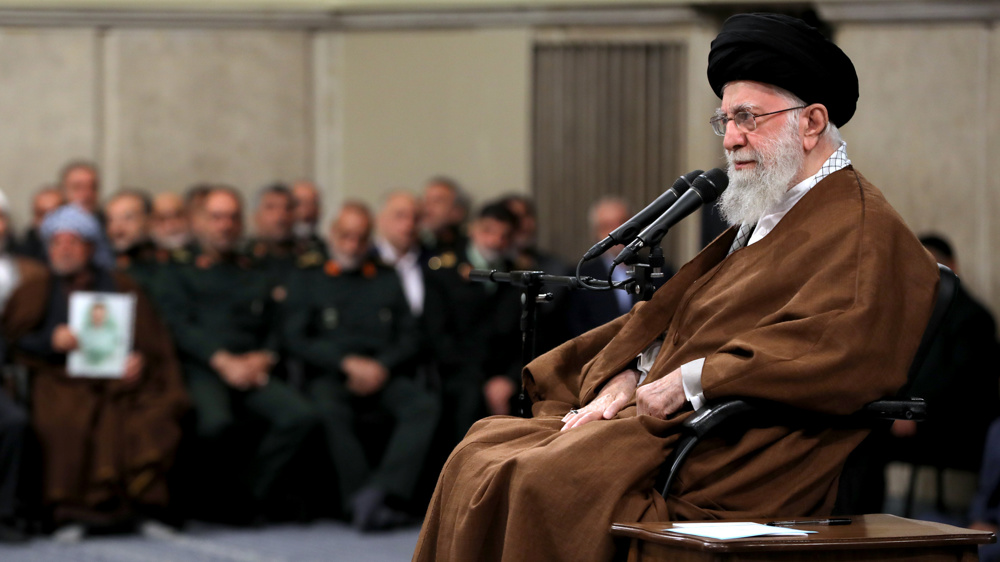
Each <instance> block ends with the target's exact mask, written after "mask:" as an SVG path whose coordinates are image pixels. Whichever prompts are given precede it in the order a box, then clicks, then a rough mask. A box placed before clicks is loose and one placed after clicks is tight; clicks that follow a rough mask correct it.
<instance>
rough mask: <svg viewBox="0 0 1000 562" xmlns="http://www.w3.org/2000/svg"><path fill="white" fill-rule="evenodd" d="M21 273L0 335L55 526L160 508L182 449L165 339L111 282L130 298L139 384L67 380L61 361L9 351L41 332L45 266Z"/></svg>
mask: <svg viewBox="0 0 1000 562" xmlns="http://www.w3.org/2000/svg"><path fill="white" fill-rule="evenodd" d="M22 274H23V276H22V279H21V284H20V286H19V287H18V289H17V290H16V291H15V292H14V294H13V295H12V296H11V298H10V300H9V301H8V304H7V308H6V310H5V311H4V315H3V320H2V329H3V337H4V338H5V339H6V340H7V341H8V342H10V345H11V347H12V348H13V349H14V361H15V362H16V363H19V364H22V365H25V366H26V367H27V368H28V371H29V373H30V375H31V377H32V390H31V409H32V412H31V413H32V422H33V425H34V428H35V431H36V432H37V434H38V438H39V441H40V442H41V447H42V458H43V464H44V466H43V470H44V476H43V493H44V498H45V501H46V502H47V503H49V504H53V505H55V506H57V508H59V509H60V510H62V513H63V514H64V515H60V513H59V512H57V514H56V516H57V519H59V518H64V517H69V518H73V519H76V518H89V519H95V520H96V519H97V517H96V516H97V515H98V513H97V512H98V511H100V512H102V513H101V515H110V516H120V515H126V514H128V512H129V511H130V509H131V507H134V506H135V505H136V504H138V505H144V506H164V505H166V503H167V500H168V497H167V487H166V481H165V478H164V477H165V473H166V471H167V470H168V469H169V467H170V466H171V465H172V463H173V458H174V453H175V451H176V449H177V445H178V443H179V441H180V436H181V430H180V418H181V416H182V415H183V413H184V412H185V411H186V410H187V408H188V398H187V393H186V391H185V390H184V386H183V382H182V379H181V373H180V367H179V364H178V362H177V357H176V354H175V353H174V349H173V342H172V340H171V338H170V334H169V333H168V332H167V329H166V327H165V326H164V325H163V323H162V322H160V320H159V318H158V317H157V316H156V313H155V312H154V311H153V308H152V305H151V304H150V301H149V299H147V298H146V296H145V295H144V294H143V293H142V291H141V290H139V288H138V286H137V285H136V284H135V282H134V281H132V280H131V279H130V278H129V277H128V276H126V275H124V274H120V273H114V274H112V278H113V281H114V285H115V287H116V288H117V290H118V291H119V292H123V293H133V294H135V295H136V296H137V299H136V310H135V337H134V339H133V348H134V350H135V351H138V352H140V353H142V354H143V356H144V358H145V369H144V370H143V372H142V374H141V375H140V377H139V379H138V380H137V381H134V382H131V383H126V382H123V381H119V380H106V379H105V380H94V379H78V378H70V377H68V376H67V375H66V366H65V361H64V360H59V361H56V362H54V361H52V360H51V359H49V358H44V357H38V356H35V355H32V354H29V353H27V352H25V351H24V350H20V349H18V348H17V347H16V345H15V343H16V342H17V341H18V340H19V339H20V338H21V337H22V336H24V335H25V334H28V333H30V332H32V331H34V330H36V329H38V328H39V327H40V326H41V325H42V323H43V322H44V320H45V316H46V310H47V307H48V306H49V305H50V299H51V294H50V288H51V283H52V277H51V275H50V274H49V272H48V271H47V270H46V269H45V268H44V267H31V268H27V269H22ZM98 506H101V508H100V509H98ZM108 509H111V510H113V513H109V512H108V511H107V510H108Z"/></svg>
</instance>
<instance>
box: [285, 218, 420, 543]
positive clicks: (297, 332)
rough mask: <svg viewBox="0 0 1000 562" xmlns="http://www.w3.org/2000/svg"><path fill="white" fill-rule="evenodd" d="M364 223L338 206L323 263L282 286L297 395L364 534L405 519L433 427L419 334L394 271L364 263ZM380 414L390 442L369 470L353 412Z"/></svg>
mask: <svg viewBox="0 0 1000 562" xmlns="http://www.w3.org/2000/svg"><path fill="white" fill-rule="evenodd" d="M371 227H372V217H371V214H370V213H369V211H368V208H367V207H365V206H364V205H362V204H360V203H352V202H348V203H346V204H345V205H344V206H343V207H342V208H341V210H340V212H339V213H338V214H337V218H336V220H334V222H333V224H331V226H330V252H331V258H330V260H329V261H327V262H326V263H325V264H324V265H323V266H321V267H320V266H315V267H313V266H310V265H308V264H305V265H304V266H303V267H302V268H300V269H299V270H298V271H297V272H296V274H295V275H294V276H293V278H292V280H291V281H290V282H289V285H288V301H287V319H286V322H285V327H284V328H285V330H284V331H285V337H286V340H287V346H288V348H289V351H290V352H291V353H292V355H293V356H295V357H297V358H299V359H301V360H302V361H303V363H304V364H305V367H306V369H305V370H306V375H307V376H308V383H307V385H306V392H307V393H308V395H309V397H310V398H311V399H312V400H313V402H314V403H315V404H316V407H317V410H318V411H319V413H320V414H321V415H322V417H323V421H324V425H325V429H326V438H327V443H328V445H329V451H330V457H331V458H332V459H333V464H334V467H335V468H336V470H337V482H338V485H339V486H338V487H339V490H340V499H341V502H342V504H343V509H344V512H345V513H347V514H350V516H351V522H352V524H353V525H354V526H355V527H356V528H358V529H360V530H364V531H375V530H383V529H388V528H391V527H393V526H396V525H398V524H401V523H404V522H405V521H406V520H407V519H408V518H407V517H405V514H404V513H403V512H402V511H401V510H400V509H399V507H400V506H399V504H398V503H396V504H395V505H393V504H394V502H400V501H402V502H408V501H410V500H412V499H413V492H414V489H415V487H416V484H417V477H418V476H419V473H420V469H421V467H422V466H423V462H424V459H425V458H426V455H427V449H428V447H429V446H430V442H431V439H432V438H433V436H434V428H435V427H436V426H437V420H438V410H439V404H438V400H437V397H436V396H434V394H433V393H432V392H430V391H429V390H427V389H426V388H424V387H423V386H422V385H421V384H420V383H418V382H417V381H416V380H415V378H414V374H415V372H414V371H415V366H416V365H415V362H416V359H417V354H418V352H419V344H420V335H419V332H418V329H417V321H416V319H415V318H414V317H413V316H412V314H411V313H410V308H409V305H408V304H407V301H406V296H405V294H404V293H403V287H402V285H401V284H400V281H399V277H398V276H397V275H396V272H395V271H394V270H392V269H390V268H388V267H386V266H384V265H382V264H381V263H377V262H375V261H373V260H371V259H369V258H368V257H367V256H368V250H369V247H370V244H369V240H370V239H371ZM376 405H377V406H379V407H381V408H382V409H384V410H385V411H386V412H388V413H389V415H391V416H392V418H393V421H394V422H395V423H394V426H393V430H392V435H391V436H390V438H389V442H388V444H387V445H386V448H385V453H384V454H383V455H382V458H381V460H380V461H379V462H378V464H377V465H372V464H370V463H369V461H368V459H367V458H366V456H365V448H364V446H363V443H362V437H361V435H359V433H358V432H357V431H356V427H355V426H356V425H357V423H356V421H357V419H358V412H359V410H364V409H371V407H372V406H376Z"/></svg>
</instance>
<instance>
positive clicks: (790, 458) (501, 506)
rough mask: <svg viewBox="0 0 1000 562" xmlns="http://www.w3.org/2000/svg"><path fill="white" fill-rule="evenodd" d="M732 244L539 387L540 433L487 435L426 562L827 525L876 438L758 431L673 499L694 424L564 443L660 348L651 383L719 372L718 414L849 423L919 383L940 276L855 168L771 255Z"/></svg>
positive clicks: (824, 185) (435, 505)
mask: <svg viewBox="0 0 1000 562" xmlns="http://www.w3.org/2000/svg"><path fill="white" fill-rule="evenodd" d="M734 236H735V231H734V229H730V230H729V231H727V232H726V233H724V234H723V235H721V236H720V237H719V238H718V239H716V240H715V241H714V242H713V243H712V244H711V245H709V246H708V247H707V248H705V249H704V250H703V251H702V252H701V253H700V254H698V256H696V257H695V258H694V259H693V260H692V261H691V262H689V263H688V264H686V265H685V266H684V267H683V268H681V270H680V271H679V272H678V273H677V274H676V275H675V276H674V277H673V278H671V279H670V280H669V281H668V282H667V283H666V284H665V285H664V286H663V287H662V288H660V289H659V290H658V291H657V292H656V294H655V295H654V296H653V298H652V300H651V301H649V302H648V303H640V304H639V305H637V306H636V307H635V308H633V309H632V311H631V312H630V313H629V314H627V315H625V316H623V317H622V318H619V319H617V320H615V321H613V322H611V323H609V324H606V325H604V326H601V327H598V328H596V329H594V330H592V331H590V332H588V333H586V334H584V335H583V336H580V337H579V338H576V339H574V340H571V341H569V342H567V343H566V344H564V345H562V346H560V347H559V348H556V349H555V350H553V351H552V352H550V353H548V354H546V355H543V356H541V357H539V358H538V359H536V360H535V361H533V362H532V363H531V364H530V365H528V366H527V367H526V368H525V370H524V377H525V381H526V384H527V387H528V390H529V392H530V394H531V396H532V399H533V401H534V408H533V411H534V415H535V417H534V418H533V419H530V420H523V419H518V418H511V417H493V418H488V419H485V420H482V421H480V422H479V423H477V424H476V425H475V426H474V427H473V428H472V429H471V430H470V431H469V433H468V435H467V436H466V438H465V439H464V440H463V441H462V443H460V444H459V445H458V447H457V448H456V449H455V450H454V451H453V452H452V454H451V456H450V458H449V459H448V462H447V463H446V465H445V467H444V470H443V472H442V473H441V476H440V478H439V480H438V485H437V489H436V490H435V492H434V497H433V499H432V500H431V505H430V507H429V510H428V514H427V518H426V520H425V522H424V528H423V530H422V531H421V536H420V541H419V543H418V545H417V550H416V553H415V554H414V560H420V561H424V560H426V561H430V560H437V561H447V560H454V561H464V560H480V561H482V560H505V561H526V560H574V561H586V560H608V559H610V558H611V557H612V556H613V553H614V545H613V542H612V540H611V538H610V535H609V534H608V529H609V527H610V525H611V523H612V522H615V521H663V520H668V519H675V520H676V519H715V518H747V517H772V516H775V517H776V516H781V517H789V516H809V515H819V514H825V513H828V512H829V511H830V509H831V508H832V504H833V501H834V498H835V496H836V487H837V477H838V476H839V473H840V470H841V468H842V466H843V463H844V460H845V459H846V457H847V455H848V453H850V451H851V450H852V449H854V448H855V447H856V446H857V444H858V443H860V441H861V440H862V439H863V438H864V437H865V434H866V431H864V430H862V431H857V430H844V429H839V430H834V429H826V430H817V431H806V430H803V429H796V428H790V427H772V428H765V429H751V430H749V431H747V432H746V434H745V435H744V436H743V437H742V438H740V439H739V440H738V441H737V442H735V443H730V444H724V443H722V442H713V441H709V442H707V443H705V444H704V445H703V446H700V447H699V448H698V449H696V450H695V451H694V453H693V454H692V456H691V458H690V460H689V461H688V462H687V464H686V466H685V467H684V468H683V469H682V472H681V474H680V475H679V480H678V483H677V484H676V485H675V489H674V491H675V495H671V496H670V497H669V499H667V500H664V499H663V498H662V497H661V496H660V495H659V493H658V492H657V491H656V490H654V489H653V488H652V484H653V482H654V479H655V478H656V476H657V474H658V472H659V470H660V466H661V464H662V463H663V461H664V459H665V458H666V456H667V454H668V453H669V451H670V448H671V445H672V443H673V442H674V441H675V439H676V432H677V428H678V426H679V425H680V423H681V422H683V420H684V419H685V418H686V417H687V416H688V415H689V413H690V407H688V408H687V409H686V410H684V411H682V412H680V413H678V414H675V415H674V416H672V417H670V418H668V419H666V420H660V419H655V418H652V417H649V416H636V409H635V403H634V401H633V402H632V403H630V404H629V405H628V406H627V407H626V408H624V409H623V410H622V411H621V412H620V413H619V415H618V416H617V417H616V418H615V419H612V420H607V421H596V422H591V423H589V424H586V425H584V426H581V427H579V428H575V429H573V430H570V431H566V432H560V431H559V429H560V428H561V427H562V423H561V421H560V418H561V417H562V416H563V415H564V414H565V413H566V412H567V411H568V410H569V409H570V408H573V407H579V406H581V405H584V404H587V403H588V402H590V401H591V400H592V399H593V398H594V397H595V396H596V395H597V393H598V392H599V391H600V389H601V387H602V385H603V384H604V383H605V382H606V381H607V380H608V379H610V378H611V377H613V376H614V375H616V374H617V373H619V372H620V371H621V370H622V369H623V368H625V367H626V366H627V365H628V364H629V363H630V362H631V361H632V360H633V359H634V358H635V357H636V356H637V355H638V354H639V353H640V352H641V351H643V350H644V349H645V348H646V347H647V346H648V345H649V344H650V343H651V342H653V341H654V340H655V339H656V338H658V337H660V336H661V335H664V334H665V341H664V343H663V347H662V349H661V351H660V353H659V355H658V357H657V360H656V362H655V363H654V365H653V368H652V370H651V372H650V374H649V376H648V378H647V381H646V382H649V381H654V380H657V379H660V378H662V377H664V376H666V375H667V374H669V373H670V372H672V371H674V370H675V369H677V368H679V367H680V366H681V365H683V364H685V363H687V362H689V361H692V360H695V359H699V358H706V361H705V364H704V368H703V371H702V385H703V388H704V395H705V397H706V399H707V400H712V399H716V398H721V397H726V396H741V397H759V398H766V399H770V400H775V401H777V402H780V403H784V404H788V405H791V406H796V407H800V408H805V409H808V410H813V411H817V412H826V413H831V414H849V413H852V412H854V411H857V410H859V409H860V408H861V407H862V406H863V405H864V404H866V403H868V402H870V401H872V400H876V399H878V398H881V397H885V396H888V395H891V394H893V393H894V392H895V391H896V390H897V389H898V388H899V387H900V386H901V385H902V384H903V383H904V382H905V380H906V373H907V370H908V368H909V365H910V362H911V360H912V358H913V356H914V354H915V353H916V349H917V346H918V345H919V342H920V337H921V335H922V333H923V331H924V328H925V327H926V324H927V321H928V318H929V317H930V312H931V309H932V306H933V301H934V295H935V287H936V285H937V277H938V274H937V269H936V267H935V265H934V261H933V259H932V258H931V257H930V255H929V254H928V253H927V252H926V251H925V250H924V249H923V247H922V246H921V245H920V243H919V242H918V241H917V239H916V237H915V236H914V235H913V234H912V233H911V232H910V231H909V230H908V229H907V227H906V225H905V224H904V222H903V221H902V219H901V218H900V217H899V216H898V214H897V213H896V212H895V211H894V210H893V209H892V208H891V207H890V206H889V204H888V203H887V202H886V200H885V198H884V197H883V196H882V194H881V193H880V192H879V191H878V190H877V189H876V188H875V187H873V186H872V185H870V184H869V183H868V182H867V181H866V180H865V179H864V178H863V177H862V176H861V175H860V174H859V173H857V172H856V171H855V170H854V169H853V167H850V166H849V167H847V168H845V169H842V170H840V171H837V172H834V173H833V174H830V175H829V176H828V177H827V178H825V179H824V180H822V181H821V182H820V183H818V184H817V185H816V186H815V187H813V188H812V190H810V192H809V193H807V194H806V195H805V196H804V197H803V198H802V199H801V200H800V201H799V202H798V203H797V204H796V205H795V206H794V207H793V208H792V209H791V210H790V211H789V212H788V214H787V215H785V217H784V218H783V219H782V220H781V222H779V223H778V225H777V226H776V227H775V228H774V230H773V231H772V232H771V233H769V234H768V235H767V236H766V237H765V238H763V239H762V240H761V241H759V242H757V243H755V244H753V245H751V246H748V247H746V248H743V249H741V250H738V251H736V252H734V253H733V254H732V255H730V256H729V257H726V252H727V250H728V249H729V246H730V244H731V242H732V240H733V237H734Z"/></svg>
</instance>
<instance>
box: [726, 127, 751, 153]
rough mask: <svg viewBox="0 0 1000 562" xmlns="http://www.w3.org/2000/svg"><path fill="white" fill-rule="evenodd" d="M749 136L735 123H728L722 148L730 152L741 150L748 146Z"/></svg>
mask: <svg viewBox="0 0 1000 562" xmlns="http://www.w3.org/2000/svg"><path fill="white" fill-rule="evenodd" d="M746 144H747V136H746V134H745V133H743V131H740V128H739V127H737V126H736V122H735V121H732V120H730V121H728V122H727V123H726V136H724V137H723V140H722V146H724V147H725V149H726V150H728V151H733V150H739V149H741V148H743V147H744V146H746Z"/></svg>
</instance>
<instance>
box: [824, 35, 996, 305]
mask: <svg viewBox="0 0 1000 562" xmlns="http://www.w3.org/2000/svg"><path fill="white" fill-rule="evenodd" d="M989 38H990V31H989V30H988V28H987V26H985V25H981V24H976V23H968V24H954V23H951V24H908V25H896V24H888V25H870V24H860V25H845V26H843V27H842V28H841V30H840V32H839V33H838V43H839V44H840V45H841V46H842V47H843V49H844V50H845V51H846V52H847V54H848V55H850V56H851V58H852V59H853V61H854V64H855V66H856V68H857V70H858V75H859V78H860V82H861V98H860V100H859V103H858V112H857V114H856V115H855V117H854V119H853V120H852V121H851V122H850V123H848V124H847V125H846V126H845V127H844V129H843V134H844V139H845V140H846V141H847V143H848V154H849V155H850V157H851V159H852V160H853V161H854V163H855V165H856V166H857V167H858V169H859V170H860V171H861V172H862V173H863V174H865V175H866V176H867V177H868V179H870V180H871V181H872V182H873V183H874V184H875V185H877V186H878V187H879V188H880V189H881V190H882V191H883V192H884V193H885V195H886V197H887V198H888V199H889V201H890V202H891V203H892V204H893V206H894V207H895V208H896V209H897V210H898V211H899V212H900V213H901V214H902V215H903V218H904V219H905V220H906V221H907V223H908V224H909V225H910V227H911V228H912V229H913V230H915V231H916V232H918V233H921V232H925V231H929V230H934V231H937V232H940V233H942V234H944V235H946V236H947V237H948V238H950V239H951V240H952V242H953V243H954V246H955V249H956V252H957V253H958V256H959V259H960V260H961V265H962V273H963V281H964V282H965V283H966V285H967V286H968V287H969V288H971V290H972V292H973V293H974V294H977V295H979V296H980V297H982V298H983V299H984V300H986V301H988V302H991V303H992V305H993V309H994V310H1000V306H998V305H1000V292H997V291H995V290H994V286H993V283H994V281H993V279H994V277H995V275H994V274H993V271H994V270H995V269H996V268H997V267H998V266H1000V263H998V262H997V260H996V258H995V257H993V255H991V254H992V252H991V251H990V246H991V244H990V239H989V236H988V235H987V232H989V231H990V229H991V228H995V227H991V226H990V225H991V224H992V223H993V222H994V219H993V216H994V215H995V214H996V213H995V211H996V210H997V209H996V208H995V207H993V208H991V207H990V205H988V204H987V201H988V200H989V198H990V195H989V182H990V179H989V178H990V176H995V175H996V174H995V173H990V172H989V170H988V169H987V166H988V165H989V164H990V162H992V161H994V160H995V159H994V158H990V160H989V161H988V160H987V156H988V155H987V145H988V139H989V134H990V127H989V126H987V122H988V120H989V119H991V117H990V115H991V112H990V111H989V108H988V107H987V106H986V104H985V102H986V99H987V94H988V88H989V84H988V82H987V79H986V78H987V76H988V74H989V66H990V62H989V61H990V59H989V53H988V50H987V47H988V45H989ZM998 60H1000V59H998ZM993 64H995V63H993ZM994 204H995V203H994Z"/></svg>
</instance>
